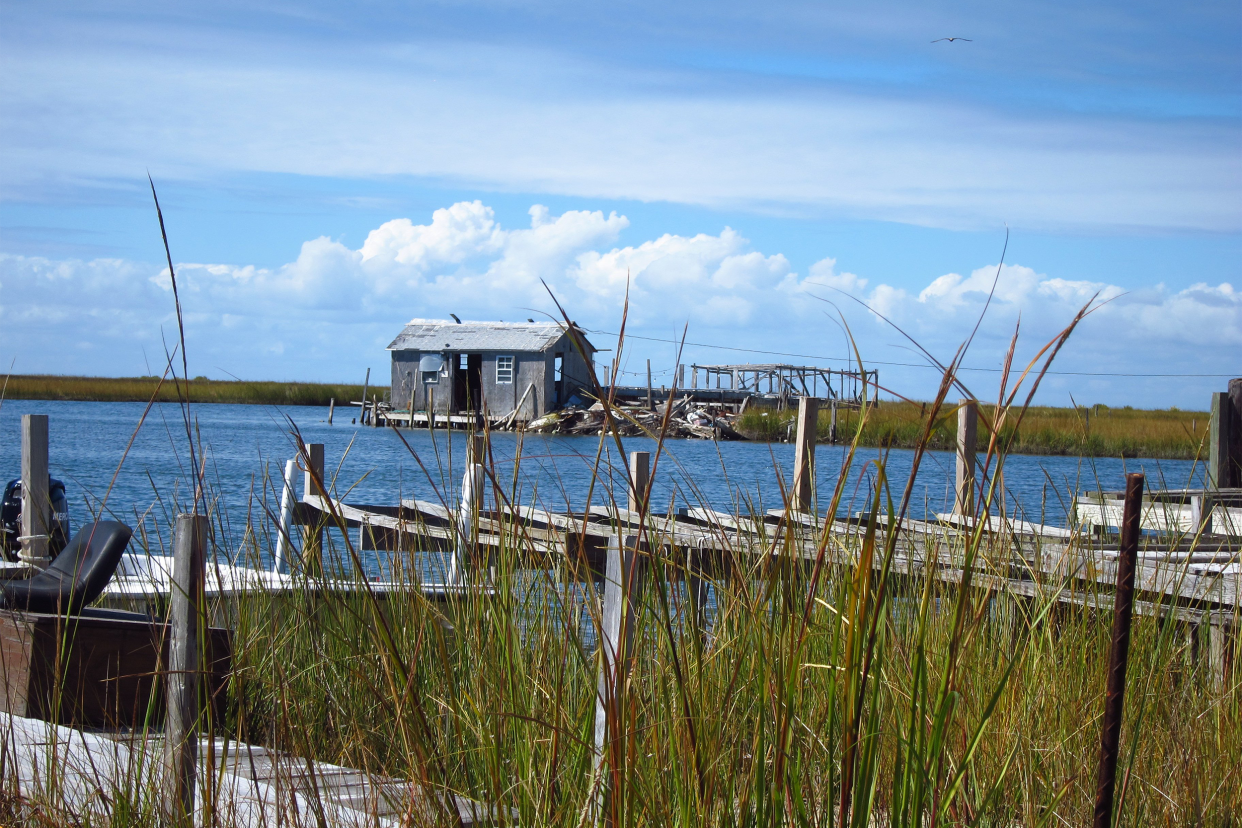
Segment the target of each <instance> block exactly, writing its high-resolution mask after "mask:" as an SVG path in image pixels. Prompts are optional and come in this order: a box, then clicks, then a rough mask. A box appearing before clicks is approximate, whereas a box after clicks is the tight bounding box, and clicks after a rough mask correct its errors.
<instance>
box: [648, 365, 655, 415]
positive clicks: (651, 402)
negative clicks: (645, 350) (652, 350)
mask: <svg viewBox="0 0 1242 828" xmlns="http://www.w3.org/2000/svg"><path fill="white" fill-rule="evenodd" d="M647 410H648V411H655V403H654V402H653V401H652V398H651V360H647Z"/></svg>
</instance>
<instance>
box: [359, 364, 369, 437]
mask: <svg viewBox="0 0 1242 828" xmlns="http://www.w3.org/2000/svg"><path fill="white" fill-rule="evenodd" d="M370 387H371V369H370V368H368V369H367V378H366V379H364V380H363V381H362V414H361V415H360V416H359V419H358V425H366V423H367V389H368V388H370Z"/></svg>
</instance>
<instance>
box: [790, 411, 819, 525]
mask: <svg viewBox="0 0 1242 828" xmlns="http://www.w3.org/2000/svg"><path fill="white" fill-rule="evenodd" d="M818 424H819V400H817V399H815V398H814V397H800V398H799V399H798V426H797V429H798V430H797V436H796V438H795V443H794V472H793V491H792V492H790V497H789V508H790V509H792V510H793V511H796V512H809V511H811V509H812V507H813V504H814V487H815V428H816V426H817V425H818Z"/></svg>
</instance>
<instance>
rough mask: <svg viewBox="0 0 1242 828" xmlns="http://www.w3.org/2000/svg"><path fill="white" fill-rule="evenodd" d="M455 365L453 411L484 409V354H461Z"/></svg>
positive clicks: (456, 412) (457, 412)
mask: <svg viewBox="0 0 1242 828" xmlns="http://www.w3.org/2000/svg"><path fill="white" fill-rule="evenodd" d="M453 367H454V371H453V413H455V414H459V413H463V412H466V411H480V410H482V402H481V400H482V395H483V355H482V354H459V355H458V357H457V362H456V363H455V364H454V366H453Z"/></svg>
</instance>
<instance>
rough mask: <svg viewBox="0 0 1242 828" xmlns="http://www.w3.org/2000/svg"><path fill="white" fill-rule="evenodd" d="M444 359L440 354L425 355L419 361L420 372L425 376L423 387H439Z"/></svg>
mask: <svg viewBox="0 0 1242 828" xmlns="http://www.w3.org/2000/svg"><path fill="white" fill-rule="evenodd" d="M443 367H444V357H443V356H441V355H440V354H423V355H422V356H421V357H419V360H418V371H419V373H420V374H422V375H423V385H438V384H439V382H440V369H441V368H443Z"/></svg>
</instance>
